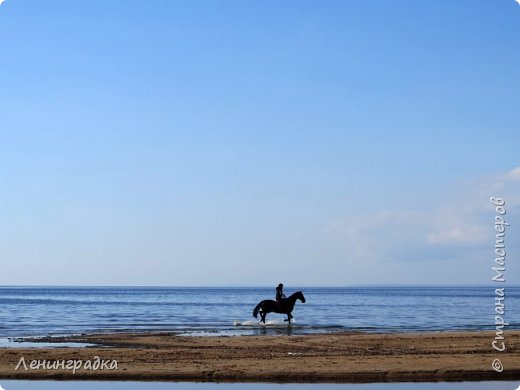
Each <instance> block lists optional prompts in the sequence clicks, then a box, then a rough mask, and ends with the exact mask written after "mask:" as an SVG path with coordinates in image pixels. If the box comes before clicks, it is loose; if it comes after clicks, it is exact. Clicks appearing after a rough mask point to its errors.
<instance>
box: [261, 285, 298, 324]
mask: <svg viewBox="0 0 520 390" xmlns="http://www.w3.org/2000/svg"><path fill="white" fill-rule="evenodd" d="M296 300H299V301H301V302H302V303H305V297H304V296H303V293H302V292H301V291H298V292H295V293H294V294H292V295H291V296H289V297H288V298H285V299H283V300H281V301H279V302H277V301H273V300H272V299H266V300H265V301H262V302H260V303H259V304H258V305H256V307H255V310H253V316H254V317H255V318H258V313H260V321H261V322H263V323H264V324H265V316H266V315H267V313H280V314H287V319H286V320H285V321H288V322H289V325H290V324H291V319H292V318H293V316H292V314H291V313H292V311H293V310H294V304H295V303H296Z"/></svg>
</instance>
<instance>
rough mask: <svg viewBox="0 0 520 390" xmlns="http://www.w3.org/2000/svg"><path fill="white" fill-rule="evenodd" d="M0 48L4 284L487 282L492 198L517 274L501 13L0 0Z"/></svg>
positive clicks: (517, 85)
mask: <svg viewBox="0 0 520 390" xmlns="http://www.w3.org/2000/svg"><path fill="white" fill-rule="evenodd" d="M0 36H1V37H2V39H1V40H0V45H1V46H0V48H1V51H0V53H1V56H2V61H0V123H1V125H0V136H1V142H0V167H1V169H0V175H1V180H0V202H1V204H2V218H1V220H0V233H1V235H2V237H3V240H2V241H3V243H4V244H3V245H2V246H1V248H0V258H1V261H2V265H3V266H4V268H7V269H8V270H9V272H2V273H1V275H0V283H1V284H72V285H75V284H82V285H90V284H101V285H273V284H276V283H278V282H279V281H284V282H285V283H286V284H293V285H297V284H298V285H352V284H381V283H384V284H386V283H390V284H399V283H405V284H483V283H488V282H489V279H490V276H491V273H490V267H491V265H492V261H493V242H494V241H493V240H494V236H493V230H492V229H493V225H492V223H493V222H492V221H493V217H494V214H493V210H492V208H491V207H490V205H489V204H488V202H487V199H488V198H489V196H492V195H502V196H504V197H505V198H506V202H508V203H507V207H508V217H509V218H511V219H512V220H513V222H512V226H511V228H510V230H509V232H508V234H509V235H508V236H507V237H508V243H509V244H508V245H510V247H509V248H510V251H511V253H512V255H511V261H510V263H509V264H508V267H509V268H508V270H509V272H510V275H511V281H512V282H513V281H516V282H517V283H518V282H519V280H520V279H519V275H520V265H519V264H518V263H520V260H519V259H520V256H518V247H515V246H514V243H515V242H518V238H519V233H518V228H517V227H516V222H515V221H518V216H519V203H520V192H519V181H520V171H518V170H515V169H516V168H518V167H519V166H520V162H519V159H518V153H519V152H518V150H519V146H520V129H519V124H520V109H519V107H518V102H519V101H520V81H519V80H520V78H519V77H518V70H519V69H520V6H519V5H518V4H517V3H516V2H515V1H513V0H510V1H506V0H504V1H493V2H490V1H477V0H473V1H457V2H432V1H430V2H426V1H402V0H395V1H366V0H363V1H320V2H316V1H284V2H277V1H248V2H243V1H225V2H222V1H205V0H202V1H197V2H194V1H158V0H157V1H151V2H143V1H128V0H125V1H110V2H106V1H89V2H76V1H74V2H71V1H51V2H41V1H19V0H7V1H5V2H4V3H3V4H2V5H0ZM496 191H498V192H500V193H498V194H497V193H496ZM515 253H516V257H515ZM515 261H516V263H515Z"/></svg>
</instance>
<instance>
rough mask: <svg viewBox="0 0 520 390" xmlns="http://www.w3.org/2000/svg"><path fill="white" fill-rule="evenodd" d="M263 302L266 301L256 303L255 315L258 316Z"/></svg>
mask: <svg viewBox="0 0 520 390" xmlns="http://www.w3.org/2000/svg"><path fill="white" fill-rule="evenodd" d="M262 303H264V301H262V302H260V303H259V304H258V305H256V307H255V310H253V317H255V318H257V317H258V311H259V310H260V308H261V307H262Z"/></svg>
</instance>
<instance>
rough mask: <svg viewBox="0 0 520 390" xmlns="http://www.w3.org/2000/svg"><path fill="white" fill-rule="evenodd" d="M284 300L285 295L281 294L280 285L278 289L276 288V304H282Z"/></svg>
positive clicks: (281, 285)
mask: <svg viewBox="0 0 520 390" xmlns="http://www.w3.org/2000/svg"><path fill="white" fill-rule="evenodd" d="M285 298H286V297H285V294H284V293H283V284H282V283H280V284H279V285H278V287H276V302H282V300H284V299H285Z"/></svg>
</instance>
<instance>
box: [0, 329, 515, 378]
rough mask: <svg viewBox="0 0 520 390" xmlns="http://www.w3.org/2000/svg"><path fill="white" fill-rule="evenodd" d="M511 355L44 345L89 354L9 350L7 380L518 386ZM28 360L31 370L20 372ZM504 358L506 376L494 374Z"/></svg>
mask: <svg viewBox="0 0 520 390" xmlns="http://www.w3.org/2000/svg"><path fill="white" fill-rule="evenodd" d="M506 336H507V340H506V341H507V350H506V351H505V352H500V353H499V352H496V351H494V350H493V349H492V348H491V341H492V340H493V337H494V333H493V332H442V333H413V334H411V333H406V334H395V333H394V334H366V333H333V334H318V335H316V334H315V335H299V336H231V337H185V336H177V335H175V334H171V333H146V334H107V335H84V336H75V337H66V338H52V339H44V340H42V341H46V342H49V341H51V342H64V341H66V342H84V343H91V344H95V346H93V347H86V348H5V349H1V350H0V356H1V357H0V378H2V379H67V380H89V379H90V380H165V381H262V382H352V383H355V382H400V381H461V380H470V381H471V380H473V381H476V380H512V379H520V359H519V358H518V352H519V349H520V331H511V332H507V335H506ZM96 356H97V357H99V359H101V360H103V359H106V360H111V361H113V360H117V366H118V367H117V370H115V369H114V370H106V369H105V370H92V369H83V368H81V369H79V370H77V371H76V372H75V373H74V374H73V373H72V371H71V370H66V369H65V370H63V369H58V370H54V369H51V370H49V369H41V367H40V369H37V370H36V369H30V362H31V361H35V360H36V361H43V360H45V361H47V362H53V361H64V360H82V361H87V360H91V361H92V360H93V359H95V357H96ZM22 357H23V360H24V362H25V363H26V365H27V366H28V369H25V368H24V367H23V365H21V366H20V367H19V368H18V370H15V368H16V366H17V364H19V363H20V361H21V359H22ZM495 358H500V360H501V361H502V363H503V365H504V371H503V372H502V373H497V372H495V371H493V369H492V368H491V363H492V361H493V360H494V359H495Z"/></svg>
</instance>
